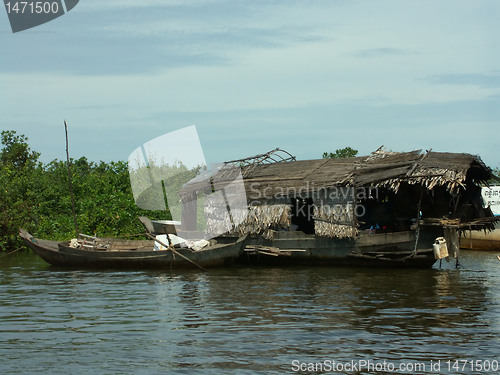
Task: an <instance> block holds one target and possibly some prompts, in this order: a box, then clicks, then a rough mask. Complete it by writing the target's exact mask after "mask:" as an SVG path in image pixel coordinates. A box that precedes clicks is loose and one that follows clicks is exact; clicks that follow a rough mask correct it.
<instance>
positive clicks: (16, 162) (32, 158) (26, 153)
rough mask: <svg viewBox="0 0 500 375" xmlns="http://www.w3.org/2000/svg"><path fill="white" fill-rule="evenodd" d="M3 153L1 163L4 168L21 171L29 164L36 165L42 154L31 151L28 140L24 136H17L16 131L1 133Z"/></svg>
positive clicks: (0, 158) (1, 153) (0, 156)
mask: <svg viewBox="0 0 500 375" xmlns="http://www.w3.org/2000/svg"><path fill="white" fill-rule="evenodd" d="M1 142H2V146H3V147H2V151H1V152H0V163H1V164H2V165H4V166H9V165H11V166H13V167H15V168H16V169H21V168H24V167H26V166H28V164H32V163H33V164H35V163H36V162H37V161H38V157H39V156H40V153H38V152H35V151H31V149H30V147H29V145H28V138H27V137H26V136H24V135H16V131H15V130H4V131H2V133H1Z"/></svg>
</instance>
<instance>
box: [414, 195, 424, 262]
mask: <svg viewBox="0 0 500 375" xmlns="http://www.w3.org/2000/svg"><path fill="white" fill-rule="evenodd" d="M423 195H424V188H423V187H422V186H421V187H420V199H419V200H418V206H417V232H416V235H415V248H414V249H413V255H417V246H418V238H419V237H420V210H421V208H422V196H423Z"/></svg>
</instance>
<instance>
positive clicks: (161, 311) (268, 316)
mask: <svg viewBox="0 0 500 375" xmlns="http://www.w3.org/2000/svg"><path fill="white" fill-rule="evenodd" d="M461 264H462V268H461V269H459V270H455V269H454V267H453V266H454V263H453V264H452V263H446V262H443V266H444V268H445V269H441V270H440V269H429V270H390V269H362V268H300V267H294V268H231V269H218V270H209V272H201V271H200V272H199V271H184V272H171V271H165V272H163V271H131V272H122V271H85V270H61V269H54V268H51V267H50V266H48V265H47V264H46V263H44V262H43V261H42V260H41V259H39V258H37V257H36V256H35V255H32V254H19V253H16V254H13V255H9V256H4V255H0V301H1V302H0V373H1V374H124V373H131V374H171V373H177V374H192V373H203V374H256V373H260V374H284V373H285V374H287V373H297V372H298V373H315V372H317V373H321V371H320V370H322V373H340V374H375V373H387V374H388V373H412V374H481V373H489V374H495V373H500V368H499V366H500V365H499V362H500V262H499V261H498V260H497V258H496V253H491V252H490V253H486V252H484V253H480V252H471V251H469V252H465V251H464V252H463V253H462V257H461ZM479 367H481V369H479ZM334 370H338V371H334Z"/></svg>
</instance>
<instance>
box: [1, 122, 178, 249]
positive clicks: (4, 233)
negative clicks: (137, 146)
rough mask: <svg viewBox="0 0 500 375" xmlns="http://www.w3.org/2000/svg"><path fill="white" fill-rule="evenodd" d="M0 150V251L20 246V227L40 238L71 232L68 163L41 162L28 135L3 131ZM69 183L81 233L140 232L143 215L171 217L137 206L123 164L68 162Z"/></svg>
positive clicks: (65, 236)
mask: <svg viewBox="0 0 500 375" xmlns="http://www.w3.org/2000/svg"><path fill="white" fill-rule="evenodd" d="M1 145H2V148H1V150H0V249H1V250H2V251H7V250H10V249H16V248H19V247H20V246H21V242H20V240H19V238H18V235H17V234H18V232H19V228H20V227H24V228H26V229H27V230H28V231H30V232H31V233H32V234H33V235H36V236H37V237H41V238H47V239H55V240H63V239H68V238H71V237H74V236H75V228H74V221H73V214H72V208H71V195H70V190H69V184H68V170H67V162H66V161H59V160H54V161H52V162H50V163H48V164H43V163H41V162H40V161H39V160H38V159H39V156H40V154H39V153H37V152H34V151H32V150H31V149H30V147H29V145H28V138H26V137H25V136H23V135H17V134H16V132H15V131H2V133H1ZM71 174H72V185H73V189H74V194H75V203H76V216H77V222H78V229H79V231H80V233H86V234H92V235H93V234H97V235H98V236H123V235H130V234H139V233H142V232H143V231H144V230H143V228H142V225H141V223H140V222H139V220H137V217H138V216H141V215H146V216H148V217H151V218H154V219H170V213H169V212H168V211H144V210H141V209H139V208H138V207H137V206H136V204H135V202H134V198H133V195H132V190H131V187H130V180H129V174H128V166H127V163H126V162H123V161H119V162H111V163H104V162H100V163H94V162H91V161H88V160H87V159H86V158H85V157H82V158H80V159H78V160H72V161H71Z"/></svg>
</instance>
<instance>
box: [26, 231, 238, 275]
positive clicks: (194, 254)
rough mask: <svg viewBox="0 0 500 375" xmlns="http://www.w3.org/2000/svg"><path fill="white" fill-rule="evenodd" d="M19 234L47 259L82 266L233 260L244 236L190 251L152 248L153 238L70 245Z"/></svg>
mask: <svg viewBox="0 0 500 375" xmlns="http://www.w3.org/2000/svg"><path fill="white" fill-rule="evenodd" d="M19 235H20V237H21V238H22V239H23V240H24V242H25V243H26V245H27V246H28V247H29V248H31V249H32V250H33V251H34V252H35V253H36V254H37V255H39V256H40V257H41V258H42V259H43V260H45V261H46V262H47V263H49V264H51V265H54V266H64V267H78V268H80V267H85V268H94V267H95V268H97V267H99V268H136V269H141V268H162V269H177V268H196V267H197V266H199V268H206V267H217V266H226V265H229V264H232V263H234V262H235V261H236V260H237V259H238V258H239V257H240V256H241V254H242V253H243V244H244V242H245V241H244V240H245V237H246V236H243V237H239V238H235V237H221V238H218V239H217V243H215V244H211V245H210V246H208V247H206V248H204V249H202V250H198V251H194V250H191V249H189V248H176V249H167V250H154V242H155V241H153V240H121V239H112V238H109V239H100V240H99V241H97V244H96V246H93V247H92V248H85V247H83V248H74V247H71V246H70V242H69V241H66V242H58V241H49V240H43V239H39V238H36V237H34V236H32V235H31V234H30V233H28V232H27V231H26V230H24V229H21V230H20V233H19Z"/></svg>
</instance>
